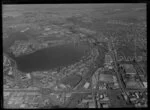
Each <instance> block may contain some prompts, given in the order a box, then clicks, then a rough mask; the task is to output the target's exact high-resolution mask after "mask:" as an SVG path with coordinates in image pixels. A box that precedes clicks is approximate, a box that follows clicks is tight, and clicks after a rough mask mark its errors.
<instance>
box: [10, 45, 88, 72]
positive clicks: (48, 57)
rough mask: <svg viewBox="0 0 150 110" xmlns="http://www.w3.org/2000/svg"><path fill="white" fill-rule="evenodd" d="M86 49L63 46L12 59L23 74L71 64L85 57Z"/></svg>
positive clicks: (83, 47) (85, 47)
mask: <svg viewBox="0 0 150 110" xmlns="http://www.w3.org/2000/svg"><path fill="white" fill-rule="evenodd" d="M87 49H88V46H87V45H82V44H80V45H78V46H75V45H74V44H64V45H61V46H55V47H49V48H46V49H42V50H39V51H36V52H35V53H32V54H29V55H24V56H20V57H14V56H12V58H13V59H14V60H15V61H16V64H17V66H18V69H19V70H21V71H23V72H32V71H42V70H49V69H52V68H56V67H59V66H67V65H70V64H73V63H75V62H77V61H79V60H80V59H81V58H82V56H83V55H85V50H87Z"/></svg>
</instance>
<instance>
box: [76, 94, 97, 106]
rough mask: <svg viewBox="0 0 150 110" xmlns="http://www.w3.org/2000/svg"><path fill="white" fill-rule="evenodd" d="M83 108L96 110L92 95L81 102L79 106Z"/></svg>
mask: <svg viewBox="0 0 150 110" xmlns="http://www.w3.org/2000/svg"><path fill="white" fill-rule="evenodd" d="M78 106H79V107H80V108H81V107H83V108H96V103H95V100H94V98H93V95H92V94H89V95H88V96H87V97H85V98H83V99H82V100H81V102H80V103H79V104H78Z"/></svg>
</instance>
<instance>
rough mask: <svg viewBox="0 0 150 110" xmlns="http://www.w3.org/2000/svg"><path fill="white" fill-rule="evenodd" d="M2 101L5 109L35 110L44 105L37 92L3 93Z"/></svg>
mask: <svg viewBox="0 0 150 110" xmlns="http://www.w3.org/2000/svg"><path fill="white" fill-rule="evenodd" d="M4 99H5V100H4V101H5V102H4V103H5V104H6V105H4V106H7V108H37V107H39V106H42V105H43V104H44V101H43V98H42V97H41V94H39V93H38V92H4ZM40 104H41V105H40Z"/></svg>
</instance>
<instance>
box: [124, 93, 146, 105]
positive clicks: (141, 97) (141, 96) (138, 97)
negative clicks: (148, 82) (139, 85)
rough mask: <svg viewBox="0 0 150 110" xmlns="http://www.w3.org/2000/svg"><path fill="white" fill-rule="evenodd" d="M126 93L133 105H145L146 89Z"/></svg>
mask: <svg viewBox="0 0 150 110" xmlns="http://www.w3.org/2000/svg"><path fill="white" fill-rule="evenodd" d="M127 95H128V97H129V101H130V102H131V103H132V104H133V105H134V106H135V107H147V91H128V92H127Z"/></svg>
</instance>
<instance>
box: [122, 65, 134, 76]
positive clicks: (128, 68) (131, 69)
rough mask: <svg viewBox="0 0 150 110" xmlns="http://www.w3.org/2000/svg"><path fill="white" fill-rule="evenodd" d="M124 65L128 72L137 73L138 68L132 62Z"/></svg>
mask: <svg viewBox="0 0 150 110" xmlns="http://www.w3.org/2000/svg"><path fill="white" fill-rule="evenodd" d="M123 67H124V69H125V71H126V73H127V74H136V70H135V69H134V67H133V65H132V64H123Z"/></svg>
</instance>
